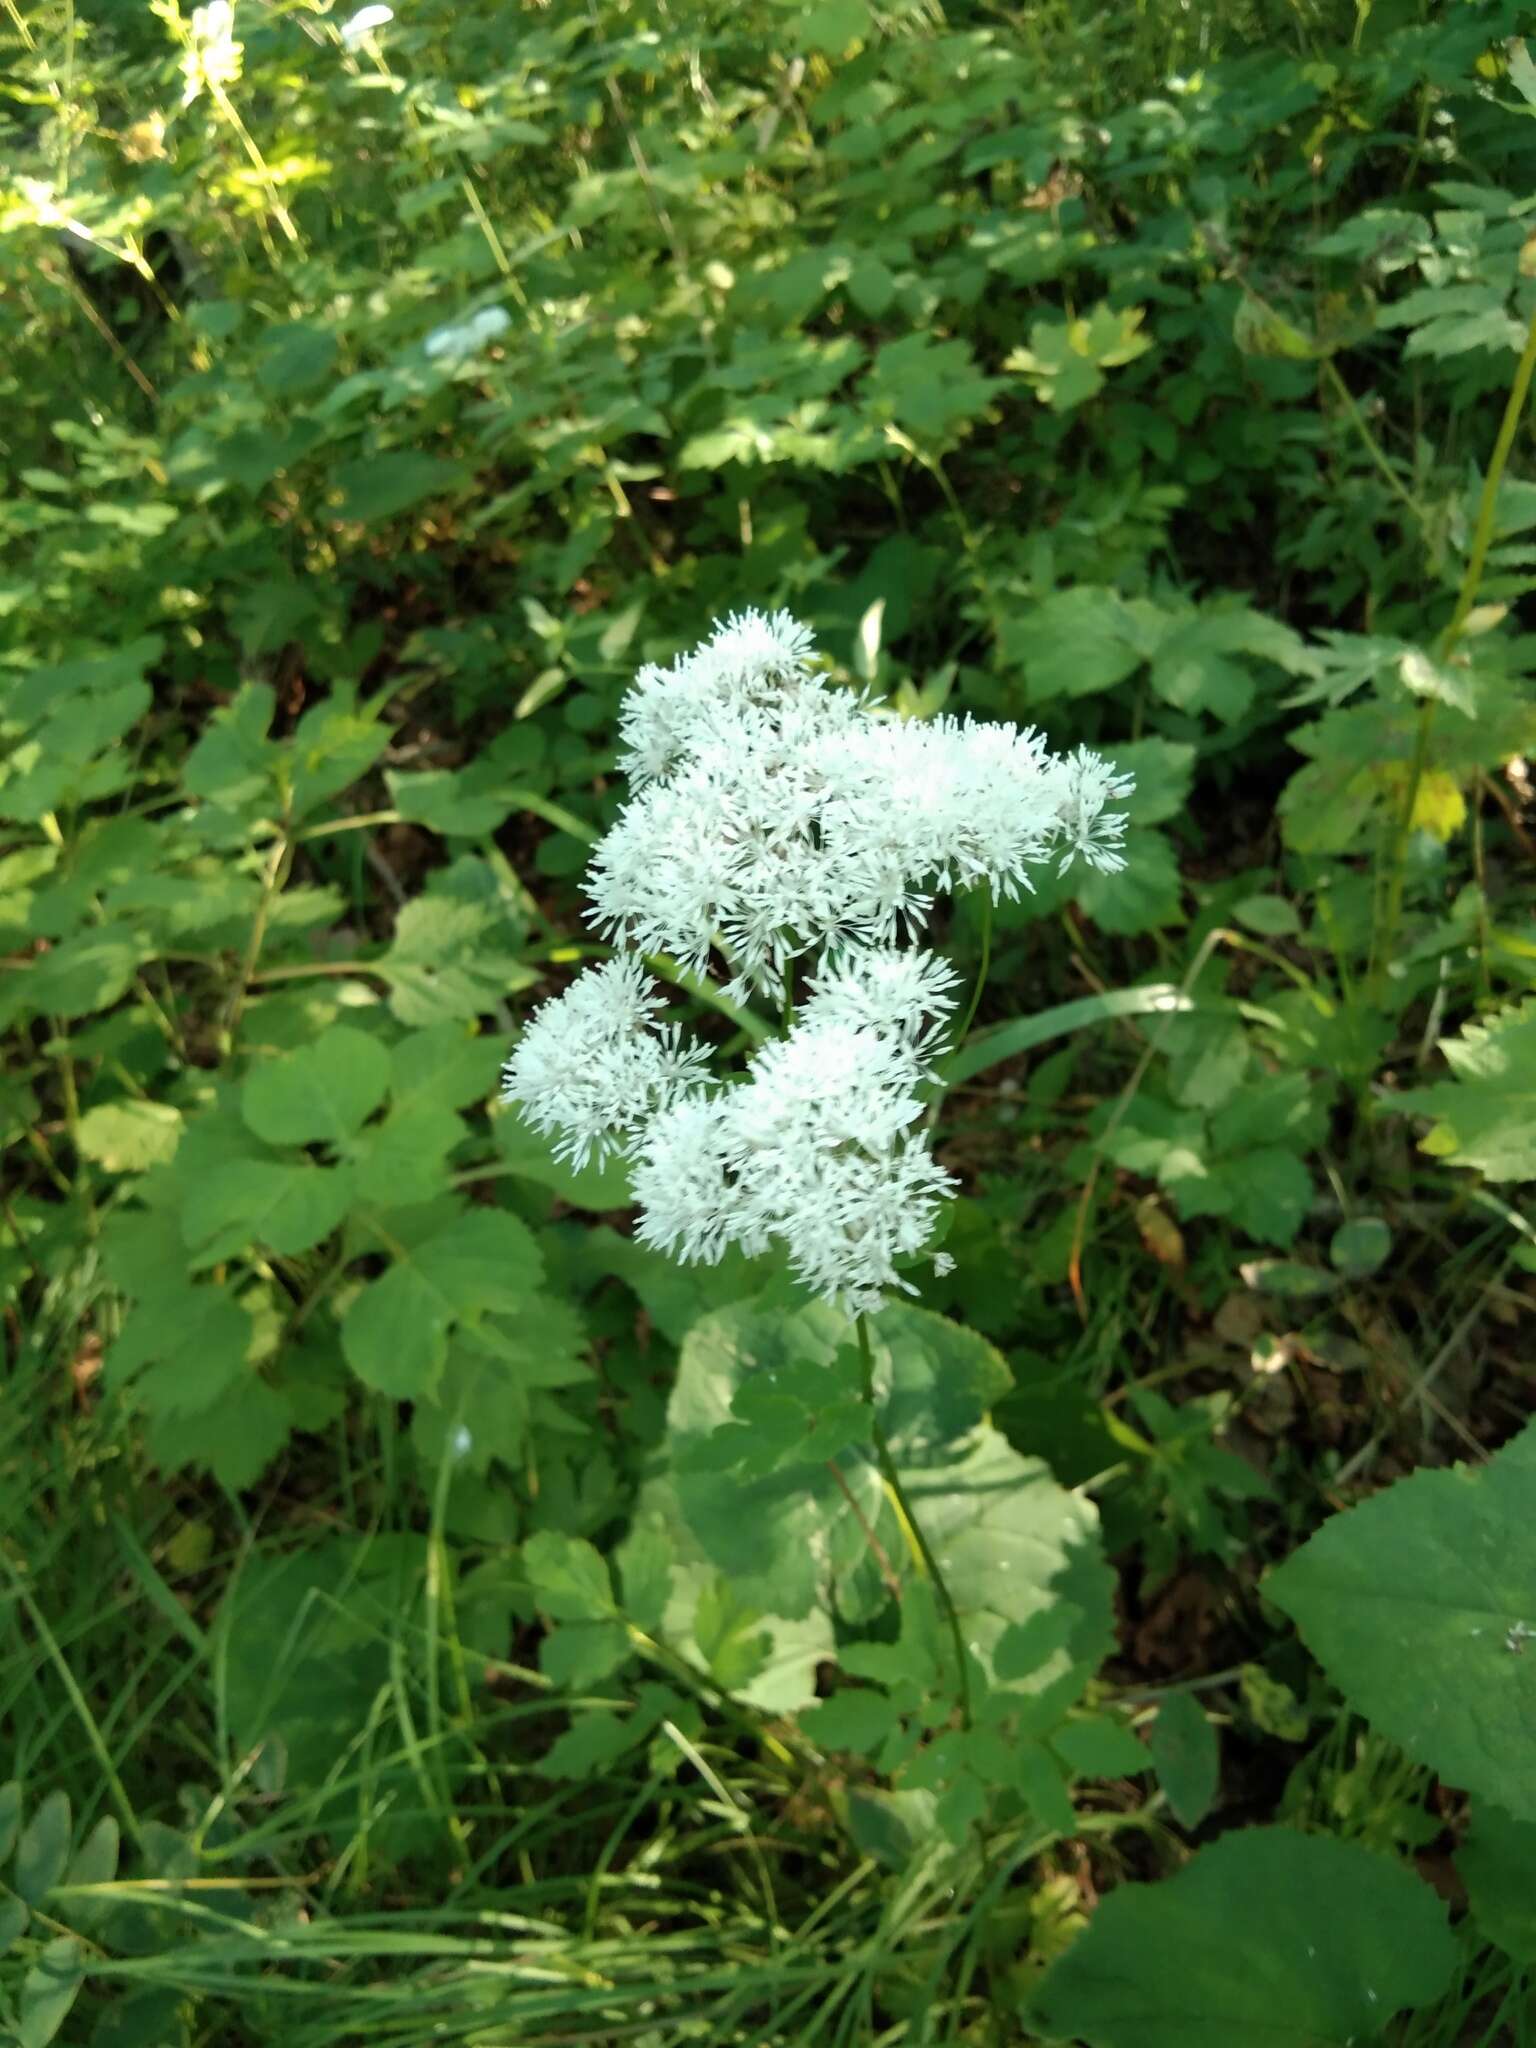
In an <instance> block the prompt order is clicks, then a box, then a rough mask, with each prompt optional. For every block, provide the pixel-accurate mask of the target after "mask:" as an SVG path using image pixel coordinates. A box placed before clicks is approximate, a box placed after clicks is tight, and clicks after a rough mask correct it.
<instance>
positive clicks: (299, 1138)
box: [241, 1024, 389, 1145]
mask: <svg viewBox="0 0 1536 2048" xmlns="http://www.w3.org/2000/svg"><path fill="white" fill-rule="evenodd" d="M388 1086H389V1054H388V1053H387V1052H386V1051H385V1049H384V1047H383V1046H382V1045H381V1044H380V1043H379V1041H378V1039H376V1038H370V1037H369V1036H368V1034H367V1033H366V1032H364V1031H359V1030H357V1029H356V1028H355V1027H354V1026H352V1025H350V1024H333V1025H332V1026H331V1028H330V1030H329V1031H327V1032H325V1033H323V1035H322V1036H321V1037H319V1038H317V1039H316V1040H315V1041H314V1043H313V1044H312V1045H305V1046H300V1047H299V1049H298V1051H297V1052H289V1053H280V1054H279V1055H278V1056H277V1058H276V1059H271V1060H264V1061H263V1062H262V1063H261V1065H259V1066H257V1067H255V1068H253V1069H252V1071H251V1073H250V1074H249V1075H248V1076H247V1078H246V1082H245V1087H244V1090H243V1092H242V1095H241V1107H242V1109H243V1111H244V1114H245V1120H246V1122H247V1123H248V1124H249V1125H250V1127H251V1129H252V1130H253V1131H254V1132H255V1133H256V1135H257V1137H258V1138H264V1139H265V1140H266V1142H267V1143H268V1144H269V1145H308V1144H313V1143H316V1142H317V1141H321V1140H324V1141H325V1142H327V1143H329V1144H332V1145H340V1144H344V1143H345V1142H346V1140H347V1139H348V1138H350V1137H351V1136H352V1134H353V1132H354V1131H356V1130H357V1129H358V1128H359V1127H360V1126H361V1125H362V1124H363V1123H364V1122H365V1121H366V1120H367V1119H368V1117H370V1116H371V1115H372V1114H373V1112H374V1110H376V1109H377V1108H378V1106H379V1104H380V1103H381V1102H382V1101H383V1100H384V1094H385V1091H386V1089H387V1088H388Z"/></svg>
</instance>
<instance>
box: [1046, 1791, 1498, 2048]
mask: <svg viewBox="0 0 1536 2048" xmlns="http://www.w3.org/2000/svg"><path fill="white" fill-rule="evenodd" d="M1457 1962H1458V1950H1457V1947H1456V1943H1455V1941H1454V1939H1453V1938H1452V1936H1451V1932H1450V1929H1449V1928H1448V1927H1447V1925H1446V1913H1445V1908H1444V1906H1443V1905H1442V1904H1441V1903H1440V1901H1439V1900H1438V1899H1437V1898H1436V1897H1435V1894H1434V1893H1433V1892H1432V1891H1431V1890H1430V1889H1429V1887H1428V1885H1426V1884H1423V1883H1421V1882H1420V1880H1419V1879H1418V1878H1416V1877H1415V1876H1414V1875H1413V1873H1412V1872H1411V1871H1409V1870H1406V1869H1404V1868H1403V1866H1402V1865H1401V1864H1400V1863H1395V1862H1391V1861H1389V1860H1388V1859H1387V1858H1386V1857H1384V1856H1378V1855H1374V1854H1373V1853H1372V1852H1371V1851H1370V1850H1368V1849H1362V1848H1358V1847H1356V1846H1355V1845H1354V1844H1353V1843H1350V1842H1339V1841H1334V1840H1332V1839H1331V1838H1329V1837H1327V1836H1324V1835H1301V1834H1293V1833H1291V1832H1290V1831H1289V1830H1288V1829H1285V1828H1245V1829H1242V1830H1241V1831H1240V1832H1237V1833H1234V1834H1229V1835H1224V1836H1223V1837H1222V1838H1221V1840H1220V1841H1218V1842H1215V1843H1213V1844H1212V1846H1211V1847H1210V1848H1208V1849H1202V1850H1201V1851H1200V1853H1199V1854H1198V1855H1197V1856H1196V1857H1195V1858H1194V1860H1193V1861H1192V1862H1190V1863H1189V1864H1187V1865H1186V1866H1185V1868H1184V1869H1183V1870H1181V1871H1180V1872H1179V1873H1178V1875H1177V1876H1176V1877H1170V1878H1165V1879H1164V1880H1163V1881H1162V1882H1161V1883H1160V1884H1121V1885H1119V1886H1117V1887H1116V1888H1115V1890H1113V1891H1112V1892H1110V1894H1109V1895H1108V1897H1107V1898H1105V1899H1103V1900H1101V1901H1100V1904H1099V1906H1098V1908H1097V1910H1096V1911H1095V1913H1094V1916H1093V1918H1092V1920H1091V1921H1090V1922H1089V1924H1088V1929H1087V1932H1086V1933H1084V1934H1082V1935H1080V1936H1079V1937H1078V1939H1077V1940H1076V1941H1075V1942H1074V1943H1073V1945H1072V1947H1071V1948H1070V1949H1068V1951H1067V1953H1066V1955H1065V1956H1063V1957H1062V1958H1061V1960H1060V1961H1059V1962H1057V1963H1056V1964H1054V1965H1053V1967H1052V1968H1051V1969H1050V1971H1049V1972H1048V1973H1047V1975H1046V1978H1045V1981H1044V1983H1043V1984H1042V1985H1041V1986H1040V1989H1039V1991H1038V1992H1037V1993H1036V1995H1035V1997H1034V1999H1033V2000H1032V2001H1031V2004H1030V2018H1031V2020H1032V2021H1033V2023H1034V2025H1035V2026H1037V2027H1039V2028H1040V2029H1041V2030H1042V2031H1044V2032H1046V2033H1049V2034H1050V2035H1051V2036H1052V2037H1053V2038H1056V2037H1059V2038H1061V2039H1064V2040H1067V2039H1070V2040H1076V2039H1082V2040H1085V2041H1089V2042H1091V2043H1092V2044H1093V2048H1192V2044H1208V2048H1236V2044H1237V2043H1244V2044H1248V2043H1255V2042H1260V2041H1262V2042H1263V2043H1264V2048H1348V2044H1349V2043H1351V2042H1355V2041H1367V2040H1372V2039H1374V2038H1375V2037H1376V2036H1377V2035H1378V2034H1379V2033H1380V2032H1381V2030H1382V2028H1383V2027H1384V2026H1385V2025H1386V2023H1387V2022H1388V2021H1389V2020H1390V2019H1391V2017H1392V2015H1393V2014H1394V2013H1395V2012H1399V2011H1401V2010H1402V2009H1403V2008H1404V2007H1405V2006H1406V2007H1411V2008H1416V2007H1419V2006H1423V2005H1428V2004H1429V2003H1430V2002H1431V2001H1432V2000H1434V1999H1435V1998H1437V1997H1438V1996H1439V1995H1440V1993H1441V1992H1442V1991H1443V1990H1444V1989H1445V1988H1446V1986H1447V1985H1448V1984H1449V1983H1450V1981H1451V1978H1452V1975H1453V1973H1454V1971H1455V1970H1456V1967H1457Z"/></svg>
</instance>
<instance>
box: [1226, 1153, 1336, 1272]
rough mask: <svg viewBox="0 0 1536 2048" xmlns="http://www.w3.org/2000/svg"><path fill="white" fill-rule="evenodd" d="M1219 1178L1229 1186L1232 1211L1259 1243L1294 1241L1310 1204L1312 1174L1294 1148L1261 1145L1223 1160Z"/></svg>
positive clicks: (1236, 1220)
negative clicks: (1289, 1150) (1239, 1156)
mask: <svg viewBox="0 0 1536 2048" xmlns="http://www.w3.org/2000/svg"><path fill="white" fill-rule="evenodd" d="M1219 1174H1220V1178H1221V1179H1222V1180H1224V1181H1225V1182H1226V1183H1227V1184H1228V1185H1229V1186H1230V1188H1231V1190H1232V1206H1231V1215H1232V1218H1233V1221H1234V1222H1236V1223H1238V1224H1240V1225H1241V1226H1242V1228H1243V1229H1244V1230H1246V1231H1247V1233H1248V1235H1249V1236H1250V1237H1251V1238H1253V1239H1255V1241H1256V1242H1257V1243H1259V1244H1277V1245H1280V1246H1282V1247H1284V1246H1289V1245H1290V1244H1291V1243H1293V1242H1294V1240H1295V1237H1296V1233H1297V1231H1298V1230H1300V1228H1301V1226H1302V1223H1303V1222H1304V1221H1305V1219H1306V1214H1307V1211H1308V1209H1310V1208H1311V1206H1312V1195H1313V1187H1312V1177H1311V1175H1310V1174H1309V1173H1308V1172H1307V1169H1306V1167H1305V1166H1304V1165H1303V1164H1302V1162H1301V1161H1300V1160H1299V1159H1298V1158H1297V1156H1296V1154H1295V1153H1294V1152H1288V1151H1286V1150H1285V1148H1284V1147H1283V1146H1280V1145H1265V1146H1261V1147H1260V1149H1259V1150H1258V1151H1256V1152H1248V1153H1245V1154H1244V1155H1243V1156H1242V1157H1241V1158H1238V1159H1232V1160H1223V1161H1222V1163H1221V1167H1220V1169H1219Z"/></svg>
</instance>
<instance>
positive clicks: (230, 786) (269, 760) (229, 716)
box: [181, 683, 282, 810]
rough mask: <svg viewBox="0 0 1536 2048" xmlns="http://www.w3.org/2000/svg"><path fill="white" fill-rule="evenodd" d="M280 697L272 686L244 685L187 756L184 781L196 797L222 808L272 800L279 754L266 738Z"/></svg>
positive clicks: (214, 718)
mask: <svg viewBox="0 0 1536 2048" xmlns="http://www.w3.org/2000/svg"><path fill="white" fill-rule="evenodd" d="M276 704H277V698H276V694H275V692H274V691H273V689H272V687H271V685H270V684H269V683H244V684H242V685H241V687H240V690H239V691H238V693H237V694H236V696H235V697H234V699H233V701H232V702H231V703H229V704H227V705H226V706H225V707H224V709H223V710H222V711H216V712H215V713H214V715H213V718H212V720H211V721H210V723H209V725H208V728H207V730H206V731H205V732H204V733H203V735H202V737H201V738H200V739H199V740H198V742H197V744H196V746H194V747H193V749H192V751H191V753H190V754H188V756H187V758H186V761H185V763H184V765H183V767H182V771H181V779H182V783H183V784H184V786H185V787H186V788H187V789H188V790H189V791H190V792H191V794H192V795H193V796H200V797H203V798H205V799H206V800H207V801H208V802H209V803H212V804H217V805H219V806H220V807H221V808H222V809H224V810H236V809H239V808H241V807H242V806H244V805H246V804H255V803H259V802H262V801H265V800H266V799H268V798H269V797H270V796H271V795H272V794H273V791H274V788H275V776H276V771H277V764H278V762H279V760H280V759H281V758H282V755H281V750H280V749H279V748H278V747H277V746H276V745H275V744H274V743H273V742H272V741H271V740H269V739H268V738H267V733H268V731H269V729H270V728H271V724H272V713H273V711H274V709H275V708H276Z"/></svg>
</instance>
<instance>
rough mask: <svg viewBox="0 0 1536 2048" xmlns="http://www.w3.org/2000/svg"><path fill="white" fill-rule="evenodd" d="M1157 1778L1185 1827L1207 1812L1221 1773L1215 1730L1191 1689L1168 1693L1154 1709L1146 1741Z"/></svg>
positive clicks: (1194, 1823) (1196, 1823) (1200, 1819)
mask: <svg viewBox="0 0 1536 2048" xmlns="http://www.w3.org/2000/svg"><path fill="white" fill-rule="evenodd" d="M1149 1747H1150V1749H1151V1752H1152V1761H1153V1762H1154V1763H1155V1764H1156V1766H1157V1781H1158V1783H1159V1784H1160V1785H1161V1786H1162V1788H1163V1790H1164V1791H1165V1792H1166V1793H1167V1795H1168V1804H1169V1805H1170V1806H1171V1807H1172V1808H1173V1811H1174V1814H1175V1815H1176V1817H1177V1818H1178V1819H1179V1820H1181V1821H1182V1822H1183V1823H1184V1825H1185V1827H1187V1828H1193V1827H1198V1826H1199V1824H1200V1822H1201V1821H1202V1820H1204V1818H1205V1816H1206V1815H1207V1814H1208V1813H1209V1812H1210V1810H1211V1806H1212V1804H1213V1803H1214V1801H1215V1798H1216V1787H1217V1783H1218V1781H1219V1778H1220V1775H1221V1753H1220V1751H1219V1749H1218V1748H1217V1744H1216V1731H1215V1730H1214V1729H1213V1728H1212V1726H1211V1724H1210V1721H1209V1720H1208V1719H1207V1717H1206V1712H1205V1709H1204V1707H1202V1706H1201V1704H1200V1702H1199V1700H1198V1699H1196V1697H1195V1695H1194V1694H1193V1693H1192V1692H1175V1693H1170V1694H1169V1695H1168V1697H1167V1699H1165V1700H1164V1701H1163V1703H1162V1705H1161V1706H1160V1707H1159V1708H1158V1710H1157V1719H1156V1720H1155V1721H1154V1722H1153V1723H1152V1734H1151V1739H1150V1743H1149Z"/></svg>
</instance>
